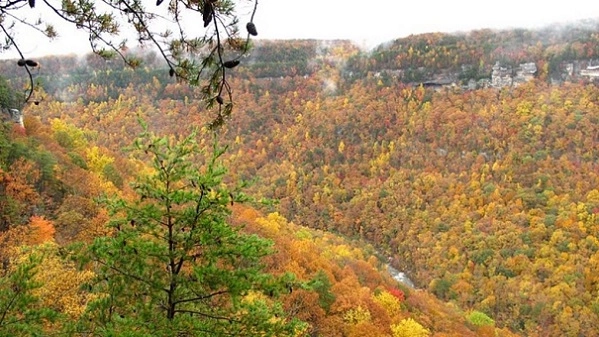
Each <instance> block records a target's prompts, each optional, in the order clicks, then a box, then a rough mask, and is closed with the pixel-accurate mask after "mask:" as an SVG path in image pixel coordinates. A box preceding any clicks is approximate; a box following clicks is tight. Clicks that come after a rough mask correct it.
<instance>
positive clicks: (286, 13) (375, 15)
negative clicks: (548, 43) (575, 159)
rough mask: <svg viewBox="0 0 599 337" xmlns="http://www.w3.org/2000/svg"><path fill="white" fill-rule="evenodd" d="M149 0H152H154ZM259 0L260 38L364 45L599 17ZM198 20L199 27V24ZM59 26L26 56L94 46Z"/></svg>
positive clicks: (428, 4)
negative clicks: (55, 33) (54, 35)
mask: <svg viewBox="0 0 599 337" xmlns="http://www.w3.org/2000/svg"><path fill="white" fill-rule="evenodd" d="M146 1H148V2H150V3H154V0H146ZM239 1H240V3H241V4H242V6H240V7H239V10H240V12H241V14H244V13H245V14H248V13H250V12H251V7H250V2H249V1H248V0H239ZM258 1H259V7H258V12H257V14H256V17H255V23H256V26H257V29H258V33H259V38H263V39H297V38H314V39H351V40H353V41H355V42H356V43H358V44H359V45H361V46H364V47H373V46H375V45H376V44H379V43H382V42H386V41H390V40H392V39H395V38H400V37H404V36H407V35H410V34H418V33H426V32H462V31H468V30H472V29H479V28H514V27H523V28H528V27H541V26H545V25H548V24H551V23H565V22H570V21H573V20H578V19H588V18H599V1H590V0H568V1H565V0H564V1H562V0H559V1H556V0H548V1H537V0H534V1H532V0H503V1H496V2H492V1H484V0H425V1H423V0H403V1H402V0H359V1H357V0H258ZM165 5H166V1H165V3H164V4H163V5H162V6H163V7H164V8H166V6H165ZM27 10H28V11H29V13H34V14H36V15H39V14H38V13H36V12H35V11H36V10H38V9H37V8H36V9H29V8H27ZM245 18H247V16H246V17H245ZM244 20H246V19H244V17H243V16H242V20H241V22H242V23H243V22H245V21H244ZM200 22H201V19H200ZM197 26H198V29H201V25H199V24H198V25H197ZM58 28H59V29H58V32H59V34H60V35H61V38H59V39H58V40H56V41H53V42H51V43H48V42H46V41H45V40H44V39H41V38H40V39H35V40H33V39H30V40H29V41H28V45H27V46H23V48H22V49H23V50H22V51H23V53H24V54H25V55H26V57H35V56H39V55H43V54H47V53H54V54H68V53H72V52H76V53H84V52H89V51H90V48H89V45H88V41H87V38H86V36H85V35H82V34H76V33H75V32H74V29H72V28H68V29H63V28H61V27H58ZM24 34H26V33H24ZM26 35H27V36H29V35H28V34H26ZM8 53H10V54H12V56H11V55H10V54H8ZM8 53H7V52H4V53H2V54H0V57H3V58H17V57H18V56H17V55H16V54H15V53H11V52H8ZM7 54H8V55H7Z"/></svg>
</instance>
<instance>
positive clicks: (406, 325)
mask: <svg viewBox="0 0 599 337" xmlns="http://www.w3.org/2000/svg"><path fill="white" fill-rule="evenodd" d="M391 330H392V331H393V337H427V336H430V331H428V330H427V329H425V328H424V327H423V326H422V325H421V324H420V323H418V322H416V321H415V320H413V319H411V318H406V319H402V320H401V322H399V323H397V324H394V325H393V326H391Z"/></svg>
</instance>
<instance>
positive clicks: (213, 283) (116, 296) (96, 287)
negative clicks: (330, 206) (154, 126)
mask: <svg viewBox="0 0 599 337" xmlns="http://www.w3.org/2000/svg"><path fill="white" fill-rule="evenodd" d="M195 138H196V134H195V133H192V134H191V135H190V136H188V137H185V138H182V139H177V138H175V137H157V136H155V135H153V134H151V133H149V132H147V129H146V131H145V132H144V134H143V135H142V136H141V137H140V138H138V139H137V140H136V141H135V144H134V148H135V149H134V151H135V152H136V153H138V154H142V157H145V158H148V159H149V161H150V164H151V167H152V170H151V171H152V172H151V173H150V174H149V175H146V176H141V177H139V178H138V179H137V181H136V183H135V184H134V188H135V190H136V191H137V193H138V198H137V200H135V201H126V200H124V199H120V198H116V199H111V200H108V201H107V205H108V207H109V209H110V210H111V212H112V214H113V219H112V221H111V222H110V226H111V227H112V229H113V231H114V234H113V235H111V236H108V237H101V238H97V239H95V241H94V242H93V244H91V245H90V246H89V247H88V248H87V257H88V259H89V260H88V262H89V263H90V264H91V265H93V266H95V268H96V270H95V272H96V273H97V278H96V280H95V282H94V283H92V284H90V285H89V286H90V288H91V289H92V291H94V292H96V293H97V295H98V297H99V299H98V300H97V301H95V302H93V303H92V304H90V305H89V306H88V312H87V313H86V315H84V318H83V320H82V322H81V324H80V326H79V327H78V328H79V329H83V330H80V331H85V332H88V333H89V332H92V331H93V332H94V333H95V335H101V336H116V335H118V336H150V335H151V336H288V335H289V336H291V335H293V336H295V335H300V334H301V333H302V331H303V330H302V327H303V324H302V323H300V322H298V321H295V320H292V319H287V318H285V317H284V316H285V315H284V313H283V312H282V310H281V307H280V305H279V304H278V303H277V302H276V301H275V300H274V299H273V298H271V297H270V296H267V295H268V294H269V293H277V292H278V291H276V290H278V285H279V283H281V282H278V280H276V279H275V278H274V277H273V276H271V275H269V274H267V273H265V272H264V271H263V270H262V264H261V259H262V257H264V256H266V255H267V254H269V253H270V252H271V242H269V241H267V240H265V239H262V238H259V237H257V236H255V235H247V234H244V233H242V232H241V231H240V230H239V228H234V227H231V226H230V225H228V224H227V222H226V220H227V216H228V215H229V212H230V211H229V208H228V206H229V204H230V203H232V202H238V201H242V200H243V199H244V196H243V194H241V193H239V192H238V191H232V190H230V189H228V188H227V186H226V184H224V182H223V177H224V175H225V173H226V169H225V168H224V167H223V166H222V165H221V164H219V160H218V159H219V157H220V156H221V155H222V154H223V152H224V149H223V148H219V147H218V146H216V145H215V146H214V149H213V153H212V155H211V156H210V157H209V158H208V159H207V160H206V162H205V163H204V165H203V169H202V168H201V166H200V165H196V164H195V162H194V161H195V160H198V158H197V155H198V154H199V150H198V145H197V142H196V141H195ZM281 286H283V285H281Z"/></svg>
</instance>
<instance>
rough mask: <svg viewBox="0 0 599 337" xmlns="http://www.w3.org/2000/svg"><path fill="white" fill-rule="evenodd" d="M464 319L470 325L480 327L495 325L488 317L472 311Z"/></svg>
mask: <svg viewBox="0 0 599 337" xmlns="http://www.w3.org/2000/svg"><path fill="white" fill-rule="evenodd" d="M466 319H467V320H468V322H470V324H472V325H474V326H477V327H480V326H485V325H495V321H493V320H492V319H491V318H490V317H489V316H487V315H486V314H485V313H483V312H480V311H477V310H473V311H471V312H470V313H469V314H468V315H467V316H466Z"/></svg>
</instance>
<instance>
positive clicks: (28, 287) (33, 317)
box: [0, 254, 56, 336]
mask: <svg viewBox="0 0 599 337" xmlns="http://www.w3.org/2000/svg"><path fill="white" fill-rule="evenodd" d="M4 259H5V261H4V262H3V263H4V264H5V266H6V265H7V264H8V269H7V267H5V268H4V269H3V270H2V271H0V273H1V274H0V335H6V336H9V335H10V336H43V335H44V331H45V327H46V326H47V324H48V322H51V321H52V320H54V319H55V318H56V312H55V311H53V310H51V309H49V308H47V307H45V306H43V305H42V298H41V297H39V296H37V295H36V294H35V291H36V290H37V289H39V288H40V287H41V286H42V285H43V284H42V283H40V282H39V281H37V280H35V277H36V275H37V273H38V272H39V265H40V263H41V261H42V259H43V256H42V255H40V254H30V255H28V256H27V257H25V258H23V259H21V260H20V261H18V263H15V262H16V261H7V260H6V259H8V257H6V256H5V257H4Z"/></svg>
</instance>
